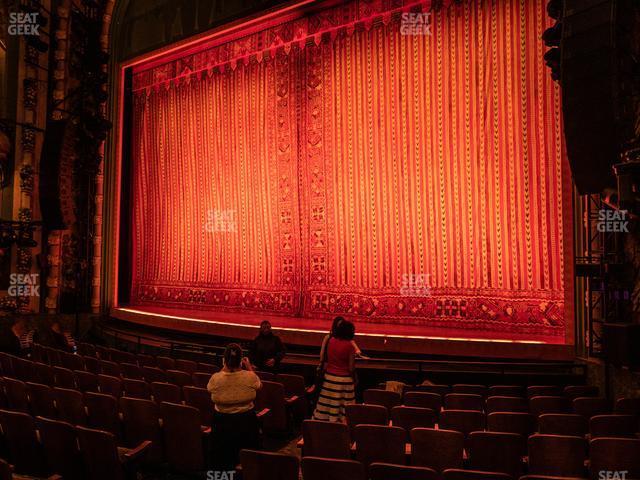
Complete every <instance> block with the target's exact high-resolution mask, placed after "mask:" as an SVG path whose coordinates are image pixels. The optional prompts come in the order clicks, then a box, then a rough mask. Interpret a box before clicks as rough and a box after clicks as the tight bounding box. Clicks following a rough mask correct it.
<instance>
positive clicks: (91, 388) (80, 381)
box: [73, 370, 99, 392]
mask: <svg viewBox="0 0 640 480" xmlns="http://www.w3.org/2000/svg"><path fill="white" fill-rule="evenodd" d="M73 374H74V376H75V379H76V385H77V386H78V390H80V391H81V392H97V391H99V388H98V376H97V375H96V374H95V373H91V372H85V371H84V370H76V371H75V372H73Z"/></svg>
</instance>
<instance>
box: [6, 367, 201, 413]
mask: <svg viewBox="0 0 640 480" xmlns="http://www.w3.org/2000/svg"><path fill="white" fill-rule="evenodd" d="M108 379H109V380H110V381H109V383H106V384H101V388H100V389H93V388H89V389H74V388H62V387H49V386H48V385H44V384H40V383H32V382H22V381H21V380H17V379H14V378H9V377H0V408H10V409H12V410H16V411H20V412H24V413H30V414H32V415H34V416H38V415H41V416H45V417H49V418H59V419H61V420H64V421H68V422H71V423H73V424H79V425H85V421H86V415H84V414H83V412H84V409H86V408H87V405H86V403H87V402H91V403H92V404H93V405H96V406H98V405H99V406H101V408H109V407H110V406H111V405H116V403H117V400H118V399H119V398H120V397H129V398H140V399H145V400H153V401H154V402H156V403H158V404H160V403H162V402H170V403H179V404H181V403H184V404H185V405H188V406H192V407H195V408H197V409H198V410H200V412H201V415H202V421H203V425H211V421H212V418H213V402H212V401H211V395H210V394H209V392H208V391H207V390H206V389H204V388H198V387H193V386H184V387H182V388H180V387H178V386H177V385H173V384H170V383H160V382H154V383H152V384H151V385H150V386H147V385H146V384H144V386H145V388H144V389H142V390H138V387H136V388H135V389H130V387H129V386H130V382H127V380H126V379H125V380H124V381H123V382H120V380H119V379H117V378H115V377H108ZM111 380H113V381H111ZM134 385H135V384H134ZM116 411H117V409H116Z"/></svg>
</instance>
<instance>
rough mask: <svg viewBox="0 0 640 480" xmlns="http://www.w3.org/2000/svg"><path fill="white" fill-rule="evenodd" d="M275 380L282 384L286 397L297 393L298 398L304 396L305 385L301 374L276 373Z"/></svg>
mask: <svg viewBox="0 0 640 480" xmlns="http://www.w3.org/2000/svg"><path fill="white" fill-rule="evenodd" d="M275 381H276V382H277V383H281V384H282V385H283V386H284V394H285V396H287V397H293V396H294V395H297V396H298V397H300V398H305V396H306V386H305V384H304V377H303V376H302V375H289V374H286V373H278V374H277V375H276V379H275Z"/></svg>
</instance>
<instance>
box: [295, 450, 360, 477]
mask: <svg viewBox="0 0 640 480" xmlns="http://www.w3.org/2000/svg"><path fill="white" fill-rule="evenodd" d="M302 477H303V478H304V480H365V479H366V474H365V470H364V465H362V463H360V462H356V461H355V460H349V459H337V458H320V457H314V456H309V457H307V456H305V457H302Z"/></svg>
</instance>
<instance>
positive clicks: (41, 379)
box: [33, 362, 56, 385]
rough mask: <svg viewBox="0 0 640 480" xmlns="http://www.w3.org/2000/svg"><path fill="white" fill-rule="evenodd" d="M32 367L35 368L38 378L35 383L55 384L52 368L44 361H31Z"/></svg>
mask: <svg viewBox="0 0 640 480" xmlns="http://www.w3.org/2000/svg"><path fill="white" fill-rule="evenodd" d="M33 366H34V368H35V369H36V378H37V379H38V380H37V382H36V383H41V384H43V385H55V384H56V376H55V375H54V373H53V368H51V367H50V366H49V365H46V364H44V363H37V362H34V363H33Z"/></svg>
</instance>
